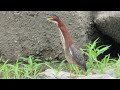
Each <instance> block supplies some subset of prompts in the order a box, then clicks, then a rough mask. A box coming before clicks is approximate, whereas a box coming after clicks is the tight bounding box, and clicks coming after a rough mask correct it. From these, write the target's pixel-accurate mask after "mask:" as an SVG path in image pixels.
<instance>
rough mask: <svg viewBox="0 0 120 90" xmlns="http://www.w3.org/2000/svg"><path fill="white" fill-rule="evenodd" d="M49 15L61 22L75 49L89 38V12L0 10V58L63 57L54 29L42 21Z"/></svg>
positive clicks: (90, 31)
mask: <svg viewBox="0 0 120 90" xmlns="http://www.w3.org/2000/svg"><path fill="white" fill-rule="evenodd" d="M49 13H54V14H56V15H58V16H59V17H60V19H61V20H63V21H64V23H65V25H66V26H67V27H68V29H69V31H70V33H71V35H72V36H73V38H74V40H75V43H76V44H77V45H78V47H83V45H84V44H85V43H86V42H88V41H89V40H90V38H89V36H91V37H93V35H92V32H93V31H92V28H91V25H92V20H91V19H92V14H91V13H92V12H91V11H0V32H1V33H0V55H1V56H2V57H5V58H7V59H10V60H12V61H14V60H16V59H17V58H18V57H20V56H29V55H35V56H39V57H40V58H47V57H52V58H64V56H63V49H62V44H61V41H60V37H59V31H58V28H57V26H56V25H55V24H53V23H50V22H48V21H47V20H46V19H43V18H42V17H45V16H47V15H48V14H49Z"/></svg>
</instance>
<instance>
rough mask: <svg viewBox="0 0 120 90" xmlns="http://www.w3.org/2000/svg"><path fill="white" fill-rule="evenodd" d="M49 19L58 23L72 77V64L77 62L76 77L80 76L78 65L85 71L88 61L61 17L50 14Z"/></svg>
mask: <svg viewBox="0 0 120 90" xmlns="http://www.w3.org/2000/svg"><path fill="white" fill-rule="evenodd" d="M47 20H49V21H52V22H54V23H56V24H57V26H58V28H59V31H60V37H61V41H62V44H63V49H64V54H65V58H66V60H67V61H68V63H69V65H70V77H71V74H72V64H76V77H78V71H79V68H78V67H80V68H82V69H83V70H84V71H86V70H87V68H86V62H85V60H84V57H83V54H82V53H81V52H80V50H79V49H77V48H76V47H75V44H74V41H73V39H72V37H71V36H70V33H69V32H68V30H67V28H66V26H65V25H64V23H63V22H62V21H61V20H60V19H59V17H58V16H56V15H50V16H49V17H47Z"/></svg>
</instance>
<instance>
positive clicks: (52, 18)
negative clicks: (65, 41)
mask: <svg viewBox="0 0 120 90" xmlns="http://www.w3.org/2000/svg"><path fill="white" fill-rule="evenodd" d="M47 20H49V21H51V22H54V23H58V21H59V17H58V16H56V15H50V16H48V17H47Z"/></svg>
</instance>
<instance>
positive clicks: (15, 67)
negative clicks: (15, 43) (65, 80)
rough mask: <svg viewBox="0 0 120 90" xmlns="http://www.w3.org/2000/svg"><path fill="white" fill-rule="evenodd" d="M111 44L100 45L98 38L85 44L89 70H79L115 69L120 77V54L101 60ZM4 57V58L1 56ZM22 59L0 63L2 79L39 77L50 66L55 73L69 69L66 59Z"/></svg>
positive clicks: (83, 50)
mask: <svg viewBox="0 0 120 90" xmlns="http://www.w3.org/2000/svg"><path fill="white" fill-rule="evenodd" d="M110 47H111V46H107V45H101V46H98V39H96V40H95V41H94V42H90V43H88V44H86V45H85V49H80V50H82V52H83V53H84V54H85V55H86V56H87V57H88V60H87V61H86V64H87V68H88V70H87V72H84V71H83V70H81V69H80V70H79V74H80V75H81V74H85V75H91V74H103V73H105V70H108V69H114V70H115V71H116V76H115V77H116V78H120V56H119V55H118V59H112V58H111V56H110V54H108V55H104V57H103V58H102V59H101V60H99V58H98V57H99V56H100V55H102V54H104V52H105V51H107V50H108V49H109V48H110ZM1 59H2V58H1ZM21 59H22V61H24V62H21V61H20V60H17V61H16V62H15V63H14V64H11V63H8V62H7V61H6V62H4V63H1V64H0V78H1V79H39V78H41V77H40V73H41V72H43V71H44V70H46V69H48V68H50V69H52V70H53V71H54V72H55V74H56V75H57V74H59V72H60V71H69V65H68V63H65V60H56V61H55V60H53V59H52V58H46V59H44V60H40V59H35V58H34V57H33V56H29V57H28V58H24V57H21ZM42 61H44V62H42ZM72 67H73V70H74V71H73V73H75V65H72Z"/></svg>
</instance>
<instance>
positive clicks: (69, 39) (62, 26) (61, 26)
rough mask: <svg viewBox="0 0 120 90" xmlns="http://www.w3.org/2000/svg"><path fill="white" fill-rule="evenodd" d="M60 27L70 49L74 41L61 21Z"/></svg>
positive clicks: (59, 21)
mask: <svg viewBox="0 0 120 90" xmlns="http://www.w3.org/2000/svg"><path fill="white" fill-rule="evenodd" d="M57 22H58V27H59V29H60V31H61V33H62V35H63V37H64V40H65V46H66V47H69V46H70V45H72V44H73V40H72V37H71V36H70V33H69V32H68V30H67V28H66V26H65V25H64V24H63V22H62V21H61V20H58V21H57Z"/></svg>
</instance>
